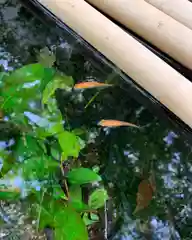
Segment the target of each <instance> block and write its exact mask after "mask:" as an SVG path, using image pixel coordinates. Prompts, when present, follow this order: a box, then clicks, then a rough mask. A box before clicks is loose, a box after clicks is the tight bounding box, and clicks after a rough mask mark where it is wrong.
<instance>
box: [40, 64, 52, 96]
mask: <svg viewBox="0 0 192 240" xmlns="http://www.w3.org/2000/svg"><path fill="white" fill-rule="evenodd" d="M54 75H55V69H54V68H45V71H44V76H43V78H42V80H41V83H40V86H39V89H40V91H41V92H43V91H44V89H45V87H46V85H47V84H48V83H49V82H50V81H52V80H53V78H54Z"/></svg>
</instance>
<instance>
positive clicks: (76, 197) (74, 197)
mask: <svg viewBox="0 0 192 240" xmlns="http://www.w3.org/2000/svg"><path fill="white" fill-rule="evenodd" d="M68 201H69V204H70V205H71V206H72V207H73V208H74V209H75V210H76V211H78V212H82V211H88V210H89V209H90V207H89V206H88V205H86V204H85V203H83V201H82V189H81V186H79V185H71V186H70V188H69V199H68Z"/></svg>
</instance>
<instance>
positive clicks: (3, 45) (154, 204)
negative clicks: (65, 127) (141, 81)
mask: <svg viewBox="0 0 192 240" xmlns="http://www.w3.org/2000/svg"><path fill="white" fill-rule="evenodd" d="M0 32H1V35H0V65H1V66H2V68H4V69H5V70H7V71H11V70H13V69H15V68H18V67H21V66H23V65H25V64H28V63H33V62H35V61H36V60H37V59H36V53H37V52H39V51H40V49H42V48H44V47H45V46H47V47H49V49H50V50H51V51H53V52H54V53H55V55H56V63H55V67H56V68H58V69H59V70H61V71H63V72H64V73H65V74H67V75H69V76H72V77H73V78H74V80H75V82H79V81H85V80H86V79H95V80H97V81H101V82H104V81H106V80H107V81H110V82H111V83H113V84H114V85H115V87H113V88H107V89H105V90H103V91H99V92H98V93H97V94H96V95H95V93H96V91H95V90H90V91H83V92H80V93H75V94H72V93H65V92H63V91H58V92H57V100H58V105H59V109H60V111H61V113H62V115H63V117H64V119H67V121H68V124H69V126H70V128H72V129H78V128H80V127H82V126H83V127H84V128H85V129H86V130H87V131H88V133H89V134H88V135H89V138H90V141H89V143H88V145H87V146H86V148H85V149H84V150H83V151H82V153H81V155H80V160H81V162H82V164H83V165H84V166H88V167H90V166H99V168H100V173H101V175H102V177H103V179H104V182H105V185H106V187H107V188H108V191H109V195H110V196H111V198H112V200H111V201H109V206H107V207H108V214H107V217H108V219H107V220H108V221H107V223H106V222H105V221H104V220H103V221H104V222H105V228H106V227H109V229H110V231H109V236H108V239H122V240H128V239H154V240H156V239H157V240H158V239H164V240H166V239H167V240H168V239H183V240H189V239H192V209H191V203H192V201H191V199H192V161H191V133H190V130H189V131H187V133H183V131H182V128H183V127H185V126H184V125H183V124H182V123H178V122H177V121H176V120H175V118H173V117H172V116H171V115H170V114H169V115H168V114H167V111H165V110H163V109H162V108H161V106H159V105H158V104H157V103H155V102H153V100H151V98H150V96H149V95H148V94H146V95H145V94H143V92H141V91H140V90H139V89H138V88H137V87H135V85H133V84H131V82H126V83H125V82H123V79H122V78H121V77H120V76H119V72H118V71H115V70H114V69H112V68H111V67H110V66H108V65H107V64H105V63H104V62H103V61H101V60H100V59H99V58H98V56H97V54H94V53H93V52H92V51H89V50H87V48H86V47H85V46H84V45H82V43H81V40H79V41H78V40H76V39H75V38H74V37H73V36H72V35H70V34H69V33H67V32H64V31H62V30H61V29H60V28H59V27H57V26H55V25H54V24H50V25H47V23H46V22H45V23H42V22H41V21H40V20H38V19H37V18H36V17H34V15H33V14H32V13H31V12H30V11H28V10H27V9H26V8H24V7H23V6H22V5H21V3H20V2H18V1H15V0H12V1H0ZM91 99H92V100H93V101H90V100H91ZM29 111H31V112H32V113H35V110H34V111H33V108H31V109H29ZM16 114H17V113H16ZM101 119H119V120H123V121H128V122H132V123H135V124H137V125H139V126H141V128H139V129H136V128H115V129H101V128H98V127H97V122H98V121H99V120H101ZM14 134H15V136H13V135H14ZM13 137H15V138H17V129H13V127H12V126H11V125H10V126H8V125H6V127H5V126H3V125H2V126H0V140H1V148H2V149H3V148H5V147H8V145H7V144H12V145H11V146H14V142H13V143H11V142H7V141H6V142H5V141H4V140H5V138H6V140H7V139H11V138H13ZM32 151H36V150H35V149H32ZM148 178H153V180H154V181H155V188H156V190H155V193H154V196H153V199H152V201H151V202H150V204H149V205H148V206H146V207H145V208H144V209H143V210H142V211H140V212H139V213H136V214H134V210H135V208H136V206H137V200H136V199H137V195H138V194H137V192H138V186H139V184H140V183H141V182H142V181H143V180H145V179H148ZM19 181H21V180H19ZM22 201H23V200H22ZM22 201H21V202H19V203H18V202H17V203H16V204H15V205H16V206H15V205H14V203H11V204H9V205H7V204H6V202H4V201H3V200H2V206H3V207H2V206H1V208H2V211H1V216H3V218H2V222H3V221H5V222H6V219H5V218H6V217H7V218H9V215H13V216H11V218H15V219H19V217H21V216H20V215H18V216H17V214H16V213H15V214H12V210H10V209H13V208H14V209H15V208H17V207H18V208H19V210H18V211H20V210H21V209H22V206H21V205H22ZM20 208H21V209H20ZM5 211H6V212H5ZM3 212H5V214H4V215H3ZM16 212H17V211H16ZM114 219H115V221H114V222H115V223H114V224H113V223H112V224H111V222H113V220H114ZM7 224H8V223H7ZM106 224H107V226H106ZM2 226H3V225H2ZM5 229H6V228H5ZM5 229H4V230H5ZM101 229H102V227H101ZM26 239H27V238H26ZM94 239H96V238H94ZM97 239H104V238H103V232H102V231H101V233H99V234H98V235H97Z"/></svg>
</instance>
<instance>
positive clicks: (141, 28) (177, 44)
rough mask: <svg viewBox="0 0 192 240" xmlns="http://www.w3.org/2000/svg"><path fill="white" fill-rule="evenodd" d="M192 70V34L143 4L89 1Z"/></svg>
mask: <svg viewBox="0 0 192 240" xmlns="http://www.w3.org/2000/svg"><path fill="white" fill-rule="evenodd" d="M87 2H89V3H91V4H93V5H94V6H96V7H97V8H98V9H100V10H102V11H103V12H105V13H107V14H108V15H109V16H111V17H112V18H114V19H116V20H117V21H119V22H120V23H122V24H123V25H124V26H126V27H128V28H129V29H131V30H132V31H134V32H135V33H137V34H138V35H139V36H141V37H143V38H144V39H145V40H147V41H148V42H150V43H152V44H153V45H154V46H156V47H158V48H159V49H160V50H162V51H163V52H165V53H167V54H168V55H169V56H171V57H172V58H174V59H175V60H177V61H178V62H180V63H181V64H183V65H184V66H186V67H187V68H189V69H192V30H190V29H189V28H187V27H185V26H184V25H183V24H181V23H179V22H177V21H176V20H175V19H173V18H171V17H170V16H168V15H166V14H165V13H163V12H161V11H160V10H158V9H157V8H155V7H153V6H152V5H150V4H148V3H147V2H145V1H144V0H87Z"/></svg>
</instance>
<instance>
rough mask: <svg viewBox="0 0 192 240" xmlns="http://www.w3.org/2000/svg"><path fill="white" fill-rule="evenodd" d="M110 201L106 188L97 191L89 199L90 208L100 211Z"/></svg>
mask: <svg viewBox="0 0 192 240" xmlns="http://www.w3.org/2000/svg"><path fill="white" fill-rule="evenodd" d="M107 199H108V194H107V191H106V190H105V189H104V188H100V189H96V190H95V191H94V192H93V193H92V194H91V195H90V197H89V202H88V204H89V206H90V208H92V209H98V208H101V207H103V206H104V205H105V202H106V201H107Z"/></svg>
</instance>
